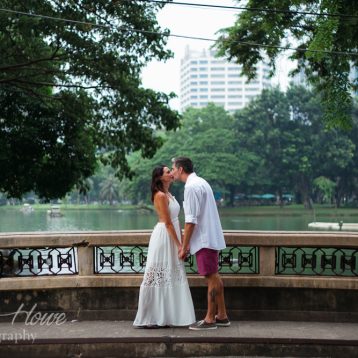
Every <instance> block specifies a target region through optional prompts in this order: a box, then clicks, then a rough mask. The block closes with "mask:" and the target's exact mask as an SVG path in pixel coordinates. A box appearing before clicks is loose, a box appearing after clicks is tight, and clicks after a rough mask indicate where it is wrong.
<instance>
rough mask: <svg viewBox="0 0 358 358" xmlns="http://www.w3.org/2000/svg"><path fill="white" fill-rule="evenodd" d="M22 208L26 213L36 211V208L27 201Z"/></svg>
mask: <svg viewBox="0 0 358 358" xmlns="http://www.w3.org/2000/svg"><path fill="white" fill-rule="evenodd" d="M20 210H21V212H23V213H24V214H29V213H32V212H33V211H34V208H33V207H32V206H31V205H30V204H28V203H25V204H24V205H23V207H22V208H21V209H20Z"/></svg>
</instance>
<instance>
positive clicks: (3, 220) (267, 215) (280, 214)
mask: <svg viewBox="0 0 358 358" xmlns="http://www.w3.org/2000/svg"><path fill="white" fill-rule="evenodd" d="M62 212H63V214H64V216H63V217H59V218H51V217H49V216H48V214H47V211H46V210H43V209H42V210H39V209H35V210H34V211H33V212H31V213H23V212H21V211H20V208H11V209H8V208H0V232H27V231H92V230H93V231H98V230H134V229H139V230H141V229H152V228H153V226H154V225H155V223H156V222H157V217H156V215H155V214H154V213H151V212H147V211H139V210H124V211H121V210H116V209H113V210H96V209H90V210H86V209H81V210H75V209H74V210H63V211H62ZM220 217H221V222H222V226H223V229H224V230H273V231H280V230H287V231H307V230H308V223H310V222H312V221H314V215H313V213H312V211H299V212H292V213H290V211H287V210H286V211H285V209H283V210H276V209H273V210H272V212H270V209H265V210H264V211H263V212H260V211H258V212H257V211H255V210H249V209H248V210H247V211H245V210H242V211H230V210H223V211H220ZM316 220H317V221H326V222H337V221H338V220H343V221H344V222H353V223H354V222H355V223H357V222H358V211H357V210H356V211H353V212H352V211H349V212H346V213H344V212H343V214H340V215H339V217H338V216H337V215H335V214H334V212H333V211H332V212H327V213H326V214H325V213H323V214H321V215H320V216H319V217H317V218H316ZM181 223H182V224H183V217H182V216H181Z"/></svg>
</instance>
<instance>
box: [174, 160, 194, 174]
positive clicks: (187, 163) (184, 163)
mask: <svg viewBox="0 0 358 358" xmlns="http://www.w3.org/2000/svg"><path fill="white" fill-rule="evenodd" d="M173 164H174V165H175V167H176V168H178V169H179V168H180V167H181V168H183V170H184V172H185V173H187V174H191V173H192V172H193V171H194V166H193V162H192V161H191V159H190V158H188V157H178V158H174V159H173Z"/></svg>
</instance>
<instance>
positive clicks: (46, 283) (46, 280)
mask: <svg viewBox="0 0 358 358" xmlns="http://www.w3.org/2000/svg"><path fill="white" fill-rule="evenodd" d="M222 278H223V281H224V285H225V287H285V288H317V289H349V290H358V279H357V278H356V277H352V278H347V277H337V276H334V277H332V276H327V277H322V276H321V277H316V276H315V277H309V276H300V277H298V276H258V275H233V276H229V275H222ZM142 280H143V275H141V274H138V275H127V274H122V275H120V274H113V275H112V274H108V275H91V276H78V275H71V276H70V275H68V276H65V275H62V276H32V277H9V278H0V291H14V290H33V289H58V288H76V287H139V286H140V284H141V283H142ZM188 280H189V285H190V286H191V287H205V286H206V282H205V279H204V278H203V277H200V276H198V275H188Z"/></svg>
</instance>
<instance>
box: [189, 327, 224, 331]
mask: <svg viewBox="0 0 358 358" xmlns="http://www.w3.org/2000/svg"><path fill="white" fill-rule="evenodd" d="M217 328H218V327H216V326H215V327H206V328H197V327H189V329H191V330H192V331H208V330H209V329H217Z"/></svg>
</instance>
